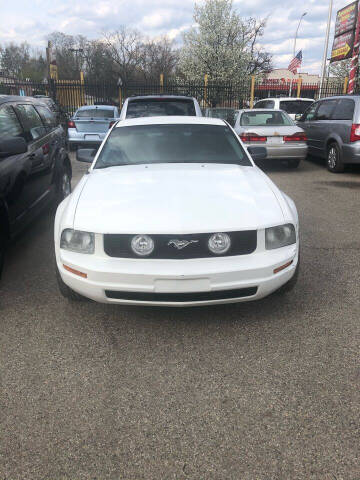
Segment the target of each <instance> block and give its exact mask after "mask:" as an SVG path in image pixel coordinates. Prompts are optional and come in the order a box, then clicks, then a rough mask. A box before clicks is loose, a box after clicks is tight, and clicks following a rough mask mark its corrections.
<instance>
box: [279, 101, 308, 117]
mask: <svg viewBox="0 0 360 480" xmlns="http://www.w3.org/2000/svg"><path fill="white" fill-rule="evenodd" d="M311 103H312V101H304V100H283V101H282V102H280V109H281V110H284V112H286V113H291V114H297V113H304V112H305V110H306V109H307V108H308V107H309V105H311Z"/></svg>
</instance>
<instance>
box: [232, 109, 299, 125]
mask: <svg viewBox="0 0 360 480" xmlns="http://www.w3.org/2000/svg"><path fill="white" fill-rule="evenodd" d="M240 125H242V126H244V127H246V126H250V127H267V126H271V125H276V126H278V127H279V126H284V125H285V126H290V125H294V123H293V122H292V120H291V119H290V118H289V117H288V116H287V115H285V114H284V113H283V112H268V111H266V112H262V111H260V110H259V111H252V112H244V113H243V114H242V115H241V119H240Z"/></svg>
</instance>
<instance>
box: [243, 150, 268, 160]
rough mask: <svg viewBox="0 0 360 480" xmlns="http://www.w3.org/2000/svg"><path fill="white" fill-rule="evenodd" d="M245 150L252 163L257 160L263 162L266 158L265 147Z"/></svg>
mask: <svg viewBox="0 0 360 480" xmlns="http://www.w3.org/2000/svg"><path fill="white" fill-rule="evenodd" d="M247 150H248V152H249V153H250V155H251V158H252V159H253V160H254V162H256V161H258V160H265V159H266V157H267V150H266V148H265V147H248V149H247Z"/></svg>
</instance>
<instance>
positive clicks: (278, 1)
mask: <svg viewBox="0 0 360 480" xmlns="http://www.w3.org/2000/svg"><path fill="white" fill-rule="evenodd" d="M202 1H204V0H198V3H201V2H202ZM351 1H352V0H334V8H333V17H332V19H333V21H332V30H333V26H334V21H335V16H336V11H337V10H338V9H339V8H342V7H344V6H346V5H348V4H349V3H351ZM233 3H234V8H235V9H236V11H237V12H238V13H239V14H240V15H241V16H242V17H245V18H246V17H249V16H253V17H257V18H264V17H268V23H267V27H266V30H265V35H264V36H263V37H262V38H261V41H260V43H261V44H262V46H263V47H264V48H265V49H266V50H267V51H269V52H270V53H272V54H273V64H274V67H275V68H286V67H287V66H288V64H289V62H290V60H291V59H292V56H293V55H292V52H293V46H294V35H295V30H296V27H297V24H298V21H299V18H300V16H301V14H302V13H304V12H307V15H306V16H305V17H304V19H303V21H302V24H301V27H300V30H299V35H298V40H297V49H296V50H300V49H302V50H303V65H302V68H301V70H300V71H301V72H308V73H319V72H320V67H321V60H322V55H323V48H324V38H325V31H326V22H327V13H328V5H329V0H287V1H284V0H233ZM193 7H194V0H12V1H10V0H0V45H3V44H6V43H9V42H12V41H13V42H22V41H27V42H29V43H30V44H32V45H34V46H37V47H39V48H45V46H46V34H48V33H50V32H52V31H55V30H59V31H62V32H64V33H67V34H72V35H76V34H82V35H85V36H87V37H88V38H91V39H94V38H98V37H100V36H101V33H102V32H104V31H112V30H115V29H116V28H118V27H119V26H120V25H127V26H129V27H134V28H137V29H139V30H140V31H141V32H142V33H143V34H145V35H146V36H149V37H157V36H160V35H164V34H167V35H169V36H170V37H171V38H174V39H175V40H176V41H177V42H180V41H181V35H182V32H183V31H185V30H186V29H188V28H189V27H190V26H192V25H193V24H194V21H193V18H192V15H193ZM331 44H332V37H330V44H329V51H330V48H331Z"/></svg>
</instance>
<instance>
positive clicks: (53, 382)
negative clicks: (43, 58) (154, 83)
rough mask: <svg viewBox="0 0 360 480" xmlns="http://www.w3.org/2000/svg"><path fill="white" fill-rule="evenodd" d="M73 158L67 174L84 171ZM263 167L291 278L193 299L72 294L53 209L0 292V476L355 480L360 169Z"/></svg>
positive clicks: (23, 241)
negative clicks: (210, 303) (210, 299)
mask: <svg viewBox="0 0 360 480" xmlns="http://www.w3.org/2000/svg"><path fill="white" fill-rule="evenodd" d="M73 164H74V184H75V183H76V182H77V181H78V180H79V178H80V177H81V175H82V173H83V172H84V171H85V170H86V166H85V167H84V165H81V164H77V165H76V163H75V162H73ZM266 172H267V173H268V174H269V175H270V177H271V178H272V179H273V180H274V181H275V183H276V184H277V185H278V186H280V187H281V189H282V190H284V191H285V192H286V193H287V194H289V195H290V196H291V197H292V198H293V199H294V200H295V202H296V204H297V207H298V210H299V215H300V225H301V256H302V265H301V267H302V268H301V274H300V277H299V281H298V284H297V287H296V289H295V290H294V291H293V292H292V293H290V294H287V295H283V296H279V295H273V296H271V297H268V298H266V299H264V300H261V301H259V302H254V303H240V304H234V305H222V306H217V307H206V308H194V309H167V308H163V309H162V308H140V307H130V306H125V307H124V306H112V305H101V304H96V303H92V302H84V303H69V302H68V301H66V300H65V299H64V298H62V297H61V296H60V294H59V292H58V289H57V285H56V280H55V275H54V256H53V240H52V224H53V213H46V214H45V215H43V216H42V217H41V218H40V219H39V220H38V221H37V222H36V224H35V225H33V226H32V227H31V229H29V230H28V231H27V232H25V234H24V235H22V237H21V238H20V239H19V240H18V241H17V242H16V243H15V244H14V245H12V246H11V248H10V251H9V255H8V258H7V262H6V266H5V271H4V275H3V279H2V284H1V287H0V368H1V370H0V375H1V377H0V382H1V390H0V417H1V428H0V479H1V480H2V479H7V480H15V479H16V480H20V479H21V480H25V479H26V480H30V479H44V480H45V479H46V480H58V479H74V480H75V479H76V480H78V479H98V480H102V479H113V480H115V479H116V480H120V479H121V480H140V479H144V480H145V479H146V480H165V479H174V480H182V479H191V480H208V479H219V480H220V479H221V480H225V479H226V480H230V479H231V480H253V479H256V480H270V479H291V480H296V479H321V480H322V479H326V480H327V479H329V480H330V479H331V480H334V479H337V480H355V479H360V467H359V457H358V454H359V418H360V416H359V405H360V394H359V392H360V388H359V383H360V368H359V346H360V345H359V340H360V335H359V332H360V301H359V293H360V292H359V290H360V288H359V271H360V270H359V269H360V226H359V198H360V170H359V169H352V170H351V171H349V172H347V173H345V174H343V175H333V174H331V173H329V172H327V171H326V169H325V168H324V166H323V165H321V163H320V162H316V161H306V162H303V163H302V164H301V166H300V167H299V169H298V170H295V171H292V170H288V169H287V168H286V167H285V166H284V167H282V166H279V167H276V168H275V167H274V168H269V169H267V170H266Z"/></svg>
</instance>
